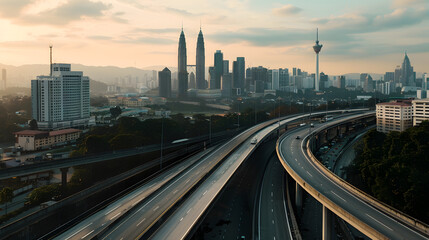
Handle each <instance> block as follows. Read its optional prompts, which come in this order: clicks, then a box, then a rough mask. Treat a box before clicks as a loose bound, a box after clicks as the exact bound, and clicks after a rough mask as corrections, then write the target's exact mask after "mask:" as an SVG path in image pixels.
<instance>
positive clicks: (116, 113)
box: [110, 106, 122, 119]
mask: <svg viewBox="0 0 429 240" xmlns="http://www.w3.org/2000/svg"><path fill="white" fill-rule="evenodd" d="M121 113H122V109H121V107H120V106H116V107H112V108H110V115H111V116H112V118H114V119H116V118H117V117H118V116H119V115H121Z"/></svg>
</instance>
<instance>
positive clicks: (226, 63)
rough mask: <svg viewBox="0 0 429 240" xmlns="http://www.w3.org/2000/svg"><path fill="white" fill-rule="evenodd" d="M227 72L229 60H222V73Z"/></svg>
mask: <svg viewBox="0 0 429 240" xmlns="http://www.w3.org/2000/svg"><path fill="white" fill-rule="evenodd" d="M225 73H229V60H223V74H225Z"/></svg>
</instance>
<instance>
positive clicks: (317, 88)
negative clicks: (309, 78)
mask: <svg viewBox="0 0 429 240" xmlns="http://www.w3.org/2000/svg"><path fill="white" fill-rule="evenodd" d="M322 47H323V45H322V44H319V29H317V34H316V45H314V46H313V50H314V52H315V53H316V78H315V82H314V85H315V89H314V90H316V91H319V52H320V50H322Z"/></svg>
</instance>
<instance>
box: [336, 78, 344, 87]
mask: <svg viewBox="0 0 429 240" xmlns="http://www.w3.org/2000/svg"><path fill="white" fill-rule="evenodd" d="M336 87H337V88H341V89H344V88H346V76H338V77H337V82H336Z"/></svg>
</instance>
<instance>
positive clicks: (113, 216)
mask: <svg viewBox="0 0 429 240" xmlns="http://www.w3.org/2000/svg"><path fill="white" fill-rule="evenodd" d="M119 214H121V213H120V212H119V213H117V214H116V215H115V216H113V217H112V218H111V219H110V220H112V219H114V218H115V217H117V216H119Z"/></svg>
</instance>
